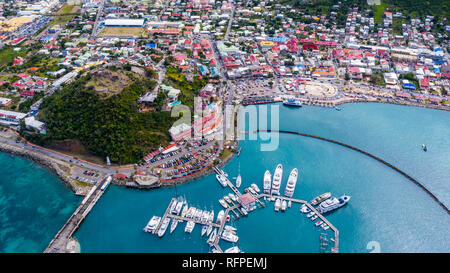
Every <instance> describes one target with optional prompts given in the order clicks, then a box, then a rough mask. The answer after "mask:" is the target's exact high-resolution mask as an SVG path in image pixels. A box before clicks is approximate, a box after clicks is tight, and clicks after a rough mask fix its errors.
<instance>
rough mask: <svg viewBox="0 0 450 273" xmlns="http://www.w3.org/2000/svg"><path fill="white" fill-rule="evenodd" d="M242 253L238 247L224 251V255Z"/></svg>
mask: <svg viewBox="0 0 450 273" xmlns="http://www.w3.org/2000/svg"><path fill="white" fill-rule="evenodd" d="M241 252H242V251H241V250H240V249H239V247H237V246H233V247H230V248H228V249H226V250H225V251H224V253H241Z"/></svg>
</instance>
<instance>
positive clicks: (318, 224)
mask: <svg viewBox="0 0 450 273" xmlns="http://www.w3.org/2000/svg"><path fill="white" fill-rule="evenodd" d="M322 224H323V222H322V221H317V222H316V224H315V225H316V227H318V226H320V225H322Z"/></svg>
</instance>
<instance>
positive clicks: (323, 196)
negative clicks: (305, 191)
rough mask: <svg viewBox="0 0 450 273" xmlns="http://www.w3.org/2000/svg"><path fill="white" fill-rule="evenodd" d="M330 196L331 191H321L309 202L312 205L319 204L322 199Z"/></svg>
mask: <svg viewBox="0 0 450 273" xmlns="http://www.w3.org/2000/svg"><path fill="white" fill-rule="evenodd" d="M330 197H331V192H326V193H322V194H321V195H319V196H317V197H316V198H314V199H313V200H312V201H311V202H310V203H311V205H313V206H316V205H318V204H320V203H321V202H322V201H324V200H327V199H328V198H330Z"/></svg>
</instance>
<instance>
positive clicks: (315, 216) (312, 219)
mask: <svg viewBox="0 0 450 273" xmlns="http://www.w3.org/2000/svg"><path fill="white" fill-rule="evenodd" d="M317 217H319V216H317V215H314V216H313V217H311V221H314V220H316V219H317Z"/></svg>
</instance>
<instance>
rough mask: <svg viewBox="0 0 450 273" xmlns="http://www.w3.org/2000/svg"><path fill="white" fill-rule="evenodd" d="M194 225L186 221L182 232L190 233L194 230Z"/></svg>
mask: <svg viewBox="0 0 450 273" xmlns="http://www.w3.org/2000/svg"><path fill="white" fill-rule="evenodd" d="M194 227H195V223H194V222H193V221H188V222H187V223H186V227H185V228H184V232H187V233H191V232H192V231H193V230H194Z"/></svg>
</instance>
